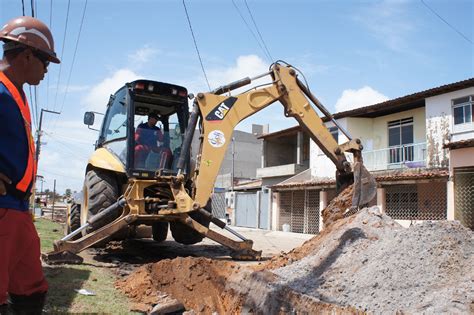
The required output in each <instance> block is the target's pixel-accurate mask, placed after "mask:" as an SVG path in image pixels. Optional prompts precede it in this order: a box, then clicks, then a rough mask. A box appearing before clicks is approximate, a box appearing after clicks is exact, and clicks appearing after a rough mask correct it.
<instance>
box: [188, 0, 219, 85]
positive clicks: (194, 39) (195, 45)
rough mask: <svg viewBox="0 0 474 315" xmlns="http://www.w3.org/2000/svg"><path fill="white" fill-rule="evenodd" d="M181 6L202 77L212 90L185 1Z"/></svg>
mask: <svg viewBox="0 0 474 315" xmlns="http://www.w3.org/2000/svg"><path fill="white" fill-rule="evenodd" d="M183 7H184V12H185V13H186V18H187V19H188V25H189V29H190V30H191V35H192V37H193V41H194V47H195V48H196V52H197V55H198V58H199V62H200V63H201V69H202V72H203V73H204V78H205V79H206V83H207V87H208V88H209V91H211V90H212V89H211V85H210V84H209V80H208V79H207V75H206V70H204V64H203V62H202V58H201V54H200V53H199V49H198V46H197V43H196V37H195V36H194V32H193V27H192V26H191V20H190V18H189V14H188V9H187V8H186V3H185V2H184V0H183Z"/></svg>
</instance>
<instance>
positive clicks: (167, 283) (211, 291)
mask: <svg viewBox="0 0 474 315" xmlns="http://www.w3.org/2000/svg"><path fill="white" fill-rule="evenodd" d="M239 270H240V266H239V265H238V264H237V263H233V262H228V261H219V260H211V259H207V258H194V257H186V258H175V259H165V260H162V261H160V262H158V263H155V264H149V265H146V266H143V267H141V268H139V269H138V270H137V271H135V272H134V273H133V274H132V275H130V276H129V277H127V278H125V279H123V280H119V281H117V283H116V286H117V287H118V288H119V289H121V290H122V291H123V292H124V293H125V294H127V295H128V296H129V297H130V298H131V299H132V301H133V302H134V305H133V307H132V309H133V310H137V311H142V312H148V311H150V310H151V308H152V306H153V305H155V304H159V303H160V302H161V301H162V299H163V297H165V298H166V297H167V296H164V295H163V293H166V294H168V295H169V296H171V297H173V298H175V299H177V300H179V301H180V302H181V303H182V304H183V305H184V306H185V308H186V309H193V310H195V311H196V312H200V313H207V314H210V313H212V312H214V311H217V312H219V313H220V314H225V313H228V312H238V311H239V306H240V305H241V304H242V303H241V302H240V301H239V300H238V299H239V298H238V297H236V296H237V295H234V294H233V293H232V292H224V289H225V287H226V283H227V279H228V278H230V277H231V276H232V275H233V274H235V273H238V272H239Z"/></svg>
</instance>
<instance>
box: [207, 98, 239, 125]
mask: <svg viewBox="0 0 474 315" xmlns="http://www.w3.org/2000/svg"><path fill="white" fill-rule="evenodd" d="M236 101H237V98H236V97H229V98H228V99H226V100H225V101H223V102H222V103H220V104H219V105H217V106H216V107H215V108H214V109H213V110H212V111H211V112H210V113H209V114H208V115H207V116H206V120H207V121H210V122H219V121H221V120H223V119H224V117H225V116H226V115H227V113H228V112H229V110H230V109H231V108H232V106H234V103H235V102H236Z"/></svg>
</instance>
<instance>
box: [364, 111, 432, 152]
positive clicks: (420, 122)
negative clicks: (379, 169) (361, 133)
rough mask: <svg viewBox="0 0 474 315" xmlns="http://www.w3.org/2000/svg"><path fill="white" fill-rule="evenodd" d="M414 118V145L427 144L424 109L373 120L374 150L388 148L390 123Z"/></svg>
mask: <svg viewBox="0 0 474 315" xmlns="http://www.w3.org/2000/svg"><path fill="white" fill-rule="evenodd" d="M410 117H413V139H414V143H421V142H426V118H425V109H424V107H421V108H416V109H412V110H407V111H404V112H400V113H395V114H391V115H386V116H382V117H377V118H374V119H373V122H372V125H373V129H372V130H373V134H372V137H371V138H372V141H373V148H372V150H379V149H385V148H388V122H389V121H393V120H398V119H404V118H410Z"/></svg>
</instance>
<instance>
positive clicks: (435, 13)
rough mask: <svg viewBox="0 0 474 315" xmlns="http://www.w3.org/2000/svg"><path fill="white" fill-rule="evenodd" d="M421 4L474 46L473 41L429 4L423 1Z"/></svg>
mask: <svg viewBox="0 0 474 315" xmlns="http://www.w3.org/2000/svg"><path fill="white" fill-rule="evenodd" d="M420 1H421V3H422V4H423V5H424V6H425V7H426V8H428V10H430V11H431V12H432V13H433V14H434V15H436V16H437V17H438V18H439V19H440V20H441V21H443V22H444V23H446V25H448V26H449V27H450V28H451V29H453V30H454V31H455V32H456V33H458V34H459V35H460V36H461V37H462V38H464V39H465V40H466V41H468V42H469V43H471V45H474V43H473V42H472V40H470V39H469V38H468V37H467V36H466V35H464V34H463V33H461V32H460V31H458V30H457V29H456V28H455V27H454V26H453V25H451V24H450V23H449V22H448V21H446V20H445V19H443V17H442V16H441V15H439V14H438V13H437V12H436V11H435V10H433V9H432V8H431V7H430V6H429V5H428V4H426V3H425V1H423V0H420Z"/></svg>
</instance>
